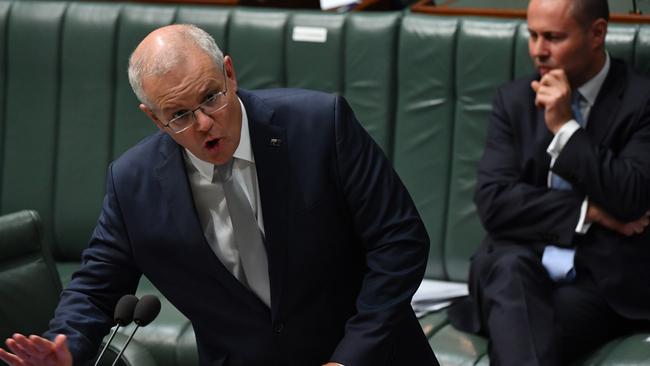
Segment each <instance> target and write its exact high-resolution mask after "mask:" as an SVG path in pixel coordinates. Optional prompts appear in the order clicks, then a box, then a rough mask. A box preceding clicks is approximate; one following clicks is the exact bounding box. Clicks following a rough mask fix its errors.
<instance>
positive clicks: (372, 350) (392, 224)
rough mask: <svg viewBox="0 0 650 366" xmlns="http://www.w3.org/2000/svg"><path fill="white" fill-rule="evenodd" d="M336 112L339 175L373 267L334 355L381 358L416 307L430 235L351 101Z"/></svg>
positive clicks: (355, 361)
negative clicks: (404, 318)
mask: <svg viewBox="0 0 650 366" xmlns="http://www.w3.org/2000/svg"><path fill="white" fill-rule="evenodd" d="M335 108H336V111H335V118H336V121H335V136H336V155H337V156H336V161H337V168H338V172H337V173H338V181H339V184H340V186H341V189H342V191H343V194H344V195H345V199H346V201H347V203H348V206H349V210H350V212H351V213H352V216H353V221H354V223H353V224H354V227H355V229H356V232H357V233H358V235H359V237H360V239H361V242H362V244H363V245H364V246H365V251H366V263H367V271H366V273H365V275H364V278H363V282H362V286H361V290H360V293H359V295H358V298H357V301H356V307H357V313H356V314H355V315H354V316H352V317H351V318H350V319H349V320H348V321H347V323H346V327H345V335H344V337H343V339H342V340H341V341H340V342H339V344H338V346H337V348H336V350H335V352H334V354H333V356H332V361H335V362H339V363H342V364H344V365H346V366H353V365H354V366H357V365H377V364H383V363H385V362H386V360H387V359H388V358H389V352H390V347H388V346H387V345H389V344H390V339H389V338H390V336H391V331H392V329H393V327H394V326H395V324H397V323H398V322H399V321H400V319H401V318H402V316H404V315H405V314H408V312H411V311H412V310H411V307H410V300H411V297H412V296H413V294H414V293H415V291H416V290H417V288H418V286H419V284H420V282H421V280H422V277H423V276H424V271H425V267H426V261H427V256H428V249H429V239H428V236H427V234H426V231H425V229H424V225H423V223H422V221H421V219H420V217H419V215H418V213H417V210H416V209H415V206H414V204H413V202H412V200H411V197H410V196H409V194H408V192H407V191H406V189H405V188H404V186H403V185H402V183H401V181H400V180H399V178H398V177H397V174H396V173H395V172H394V170H393V169H392V167H391V165H390V163H389V162H388V160H387V159H386V158H385V156H384V154H383V153H382V151H381V150H380V148H379V147H378V146H377V145H376V144H375V143H374V141H373V140H372V139H371V138H370V136H369V135H368V134H367V133H366V131H365V130H364V129H363V127H361V125H360V124H359V123H358V121H357V120H356V118H355V117H354V114H353V112H352V111H351V109H350V107H349V106H348V104H347V103H346V102H345V100H343V99H342V98H337V102H336V106H335Z"/></svg>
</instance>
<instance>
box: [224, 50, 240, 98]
mask: <svg viewBox="0 0 650 366" xmlns="http://www.w3.org/2000/svg"><path fill="white" fill-rule="evenodd" d="M223 67H224V68H225V69H226V78H228V82H229V84H228V88H232V90H233V91H235V92H236V91H237V75H236V74H235V66H234V65H233V62H232V58H231V57H230V56H228V55H226V56H225V57H224V58H223Z"/></svg>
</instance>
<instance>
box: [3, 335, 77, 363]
mask: <svg viewBox="0 0 650 366" xmlns="http://www.w3.org/2000/svg"><path fill="white" fill-rule="evenodd" d="M5 343H6V344H7V347H8V348H9V350H10V351H11V352H13V353H9V352H7V351H5V350H3V349H2V348H0V360H2V361H4V362H6V363H7V364H8V365H11V366H71V365H72V355H71V354H70V350H69V349H68V345H67V342H66V337H65V336H64V335H63V334H59V335H58V336H56V338H55V339H54V342H52V341H49V340H47V339H45V338H42V337H39V336H36V335H31V336H29V338H28V337H25V336H24V335H22V334H14V335H13V337H12V338H9V339H7V340H6V342H5Z"/></svg>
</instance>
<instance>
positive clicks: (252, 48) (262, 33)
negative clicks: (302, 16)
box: [228, 9, 289, 89]
mask: <svg viewBox="0 0 650 366" xmlns="http://www.w3.org/2000/svg"><path fill="white" fill-rule="evenodd" d="M288 18H289V13H288V12H287V11H279V10H259V9H238V10H235V11H233V14H232V17H231V19H230V23H229V26H230V28H229V30H228V53H229V54H230V55H231V56H232V58H233V61H234V64H235V72H236V73H237V82H238V84H239V87H241V88H245V89H260V88H279V87H282V86H284V85H285V74H284V65H285V55H284V52H285V47H284V33H285V29H286V25H287V21H288Z"/></svg>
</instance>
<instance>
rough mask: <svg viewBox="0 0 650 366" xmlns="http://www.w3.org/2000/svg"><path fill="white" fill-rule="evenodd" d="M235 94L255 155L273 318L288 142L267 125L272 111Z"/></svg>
mask: <svg viewBox="0 0 650 366" xmlns="http://www.w3.org/2000/svg"><path fill="white" fill-rule="evenodd" d="M238 94H239V97H240V98H241V100H242V102H243V104H244V106H245V107H246V113H247V115H248V123H249V129H250V134H251V145H252V148H253V155H254V156H255V168H256V170H257V179H258V183H259V184H258V186H259V189H260V196H261V200H262V215H263V218H264V229H265V245H266V252H267V256H268V260H269V280H270V286H271V315H272V317H273V318H275V317H276V316H277V314H278V309H279V306H280V303H281V301H282V294H283V292H282V291H283V284H284V278H285V272H286V257H287V240H288V222H287V220H288V217H289V215H288V209H289V204H288V201H289V163H288V162H289V159H288V150H287V144H288V141H287V138H286V132H285V130H284V128H281V127H278V126H274V125H271V121H272V118H273V110H271V109H270V108H269V107H268V106H267V105H266V104H265V103H264V102H263V101H262V100H261V99H259V98H258V97H256V96H255V95H254V94H252V93H250V92H246V91H242V90H240V91H239V92H238Z"/></svg>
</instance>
